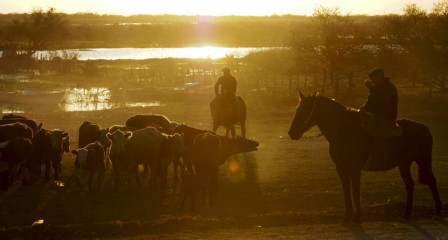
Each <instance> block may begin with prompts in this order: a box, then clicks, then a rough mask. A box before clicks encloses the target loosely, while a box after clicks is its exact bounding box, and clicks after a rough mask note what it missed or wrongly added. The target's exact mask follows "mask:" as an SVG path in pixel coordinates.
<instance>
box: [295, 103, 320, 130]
mask: <svg viewBox="0 0 448 240" xmlns="http://www.w3.org/2000/svg"><path fill="white" fill-rule="evenodd" d="M314 111H316V102H314V103H313V108H311V112H310V114H309V115H308V117H307V118H306V120H305V122H304V123H303V125H302V127H301V128H300V129H299V132H302V131H303V130H304V129H305V128H306V126H307V125H308V123H309V122H310V121H311V117H312V116H313V114H314Z"/></svg>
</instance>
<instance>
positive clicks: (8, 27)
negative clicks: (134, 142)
mask: <svg viewBox="0 0 448 240" xmlns="http://www.w3.org/2000/svg"><path fill="white" fill-rule="evenodd" d="M14 17H16V18H14ZM5 19H6V20H5ZM198 45H215V46H225V47H243V46H244V47H257V46H258V47H269V46H281V47H285V49H284V50H282V51H279V50H273V51H272V52H262V53H253V54H250V55H248V56H247V57H245V58H244V59H232V57H231V56H229V58H228V59H227V60H228V61H230V64H233V65H234V66H235V67H236V68H244V69H240V71H246V73H245V74H246V75H253V76H257V77H260V76H261V78H262V76H263V75H265V74H266V73H268V75H286V76H288V75H289V76H294V77H289V79H301V82H305V83H307V84H310V85H312V86H313V88H314V89H315V90H319V91H320V92H322V93H324V94H331V95H334V96H339V95H340V94H344V93H349V92H350V91H351V90H352V89H353V87H354V83H353V82H354V79H356V78H365V76H366V74H367V73H368V71H369V70H370V69H372V68H373V67H383V68H385V70H386V73H388V74H389V76H391V77H393V78H394V79H397V81H400V82H401V83H404V84H409V85H411V86H424V87H426V88H427V89H428V90H429V91H428V92H429V93H433V92H435V91H437V92H441V93H446V92H447V86H446V82H447V78H448V68H446V67H445V66H447V65H448V1H447V0H442V1H439V2H437V3H435V4H434V6H433V8H432V10H431V11H425V10H423V9H422V8H420V7H419V6H417V5H416V4H413V3H410V4H406V5H405V6H404V7H403V14H399V15H381V16H357V15H354V16H352V15H350V14H343V13H341V12H340V10H339V9H338V8H328V7H324V6H320V7H317V8H316V9H315V10H314V13H313V15H312V16H309V17H305V16H292V15H287V16H271V17H238V16H233V17H232V16H230V17H207V16H168V15H164V16H146V15H139V16H129V17H124V16H109V15H96V14H73V15H67V14H63V13H58V12H57V11H56V10H55V9H49V10H47V11H44V10H39V9H38V10H33V12H31V13H30V14H22V15H0V49H1V50H3V55H4V56H5V55H8V54H5V53H8V51H10V50H12V54H16V53H21V54H24V55H28V56H30V55H31V54H33V53H34V52H36V51H37V50H51V49H63V48H78V47H83V48H94V47H186V46H198ZM65 57H66V58H70V59H68V60H76V56H70V55H67V56H65ZM59 58H60V57H59ZM227 60H225V61H227ZM236 62H239V63H242V64H239V63H236ZM90 65H91V64H90ZM247 72H251V73H247ZM286 82H288V81H286ZM293 82H294V81H292V80H290V81H289V85H290V86H289V87H288V88H289V89H293V88H294V87H293V85H294V84H293ZM297 82H298V81H297ZM274 85H275V84H274ZM298 85H299V84H298V83H297V84H295V86H298ZM291 91H292V90H291Z"/></svg>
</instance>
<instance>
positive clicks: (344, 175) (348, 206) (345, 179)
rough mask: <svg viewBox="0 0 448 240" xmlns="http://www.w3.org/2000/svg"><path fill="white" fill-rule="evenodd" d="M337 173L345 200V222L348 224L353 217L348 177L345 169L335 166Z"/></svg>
mask: <svg viewBox="0 0 448 240" xmlns="http://www.w3.org/2000/svg"><path fill="white" fill-rule="evenodd" d="M336 168H337V171H338V175H339V178H340V179H341V184H342V190H343V192H344V200H345V218H344V220H343V221H344V223H345V222H350V219H351V217H352V216H353V205H352V198H351V187H350V175H349V172H348V170H347V169H345V168H343V167H341V166H337V167H336Z"/></svg>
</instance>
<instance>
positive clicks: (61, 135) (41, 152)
mask: <svg viewBox="0 0 448 240" xmlns="http://www.w3.org/2000/svg"><path fill="white" fill-rule="evenodd" d="M33 149H34V159H33V164H32V169H33V174H35V175H37V176H40V175H41V171H42V170H41V168H42V165H44V166H45V179H46V180H49V179H50V167H52V168H53V171H54V179H55V180H59V173H60V172H61V161H62V155H63V154H64V152H70V140H69V136H68V133H67V132H65V131H63V130H58V129H55V130H51V131H49V130H46V129H40V130H39V131H38V132H37V133H36V135H35V137H34V139H33Z"/></svg>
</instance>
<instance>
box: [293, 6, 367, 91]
mask: <svg viewBox="0 0 448 240" xmlns="http://www.w3.org/2000/svg"><path fill="white" fill-rule="evenodd" d="M311 24H312V26H313V27H311V28H310V30H311V31H310V32H308V33H306V34H296V35H295V37H294V44H293V45H294V50H295V52H296V55H297V57H296V58H297V59H298V60H299V61H303V60H304V59H306V60H307V62H309V63H312V64H313V65H314V64H316V65H315V66H310V68H316V67H318V68H320V69H322V70H323V72H324V76H328V77H329V80H330V86H331V87H333V90H334V95H339V90H340V89H339V83H340V81H339V80H340V75H342V74H343V73H344V70H345V68H346V67H347V66H348V65H350V58H351V57H353V54H354V53H355V52H356V51H357V48H358V46H359V45H358V44H357V42H356V34H355V32H356V31H355V26H354V23H353V20H352V19H351V18H350V16H349V15H342V14H341V13H340V11H339V9H338V8H327V7H322V6H321V7H318V8H316V9H315V10H314V13H313V18H312V23H311ZM310 60H311V61H310ZM326 79H327V78H326V77H324V81H323V83H322V89H321V91H322V92H324V91H325V87H326V85H327V82H326Z"/></svg>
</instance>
